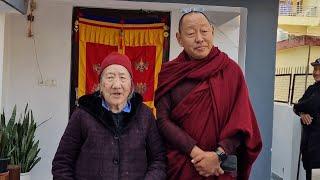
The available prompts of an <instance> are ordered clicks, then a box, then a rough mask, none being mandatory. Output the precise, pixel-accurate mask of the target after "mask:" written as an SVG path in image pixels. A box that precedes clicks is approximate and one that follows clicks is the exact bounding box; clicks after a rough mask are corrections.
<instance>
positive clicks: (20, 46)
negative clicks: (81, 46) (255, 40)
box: [0, 0, 236, 180]
mask: <svg viewBox="0 0 320 180" xmlns="http://www.w3.org/2000/svg"><path fill="white" fill-rule="evenodd" d="M99 2H100V3H101V1H99ZM37 3H38V4H37V9H36V11H35V22H34V24H33V31H34V35H35V36H34V39H35V44H34V41H33V39H31V38H27V37H26V34H27V22H26V17H25V16H22V15H19V14H8V15H6V19H5V20H6V21H5V40H4V43H5V48H4V49H5V52H4V69H3V74H4V76H3V79H4V80H3V88H2V89H3V93H2V94H3V97H2V105H3V106H4V108H5V111H6V114H10V113H11V111H12V108H13V106H14V104H17V106H18V112H22V111H23V108H24V106H25V104H26V103H29V105H30V107H31V108H32V110H33V112H34V115H35V118H36V121H37V122H42V121H44V120H46V119H48V118H52V119H51V120H50V121H48V122H47V123H46V124H44V125H43V126H41V127H40V128H39V129H38V130H37V136H36V138H37V139H39V140H40V148H41V151H40V157H41V158H42V159H41V161H40V163H39V164H37V165H36V166H35V167H34V169H33V170H32V172H31V173H32V180H47V179H52V176H51V162H52V159H53V156H54V153H55V152H56V148H57V146H58V143H59V141H60V138H61V136H62V134H63V132H64V129H65V127H66V125H67V122H68V115H69V112H68V110H69V88H70V85H69V84H70V64H71V63H70V61H71V29H72V24H71V23H72V8H73V4H71V3H72V2H64V1H49V0H48V1H47V0H38V1H37ZM86 3H88V2H83V3H80V4H76V5H81V4H83V5H85V4H86ZM96 3H98V2H96ZM108 3H110V2H105V4H104V5H103V6H98V4H96V5H97V6H96V7H109V8H110V7H115V6H109V5H108ZM114 4H116V3H113V4H112V5H114ZM120 4H121V3H120ZM90 6H94V4H90ZM153 6H154V5H153ZM119 7H120V5H119ZM121 7H125V5H123V6H121ZM134 7H135V8H136V9H140V8H141V7H143V6H141V5H138V4H136V5H135V6H130V8H134ZM165 7H167V6H165ZM176 13H178V11H173V12H172V17H174V18H173V19H172V30H174V28H177V25H176V23H177V21H178V20H177V19H178V18H179V16H177V14H176ZM2 19H3V18H1V16H0V25H1V22H2ZM233 34H234V33H233ZM171 38H172V39H171V40H170V41H171V53H170V57H175V55H177V53H179V52H180V48H179V47H178V45H177V43H176V41H175V32H174V33H171ZM0 42H1V28H0ZM222 42H224V41H222ZM34 45H35V46H34ZM226 47H228V46H226ZM0 49H3V48H1V44H0ZM35 50H36V51H37V60H36V56H35ZM226 51H228V49H227V48H226ZM0 53H1V52H0ZM231 54H232V53H231ZM235 59H236V58H235ZM0 62H1V54H0ZM0 67H1V66H0ZM42 80H43V81H46V80H54V81H55V82H56V84H51V85H50V86H41V85H39V81H42ZM0 89H1V88H0ZM0 94H1V93H0Z"/></svg>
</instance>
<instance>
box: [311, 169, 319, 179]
mask: <svg viewBox="0 0 320 180" xmlns="http://www.w3.org/2000/svg"><path fill="white" fill-rule="evenodd" d="M312 180H320V169H314V170H312Z"/></svg>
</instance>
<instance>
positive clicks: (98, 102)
mask: <svg viewBox="0 0 320 180" xmlns="http://www.w3.org/2000/svg"><path fill="white" fill-rule="evenodd" d="M142 100H143V98H142V96H141V95H140V94H139V93H134V94H133V96H132V98H131V99H130V103H131V111H130V112H129V113H126V112H122V113H124V124H125V127H126V126H127V125H128V124H129V122H130V121H132V120H133V119H134V116H135V114H136V112H137V110H138V109H139V108H140V106H141V105H142ZM79 108H80V109H83V110H84V111H86V112H88V113H89V114H90V115H92V116H93V117H94V118H95V119H96V120H98V121H100V122H101V123H102V124H103V125H104V126H106V127H107V128H109V129H110V130H112V131H113V132H115V128H114V124H113V120H112V112H111V111H108V110H106V109H105V108H103V107H102V97H101V95H100V93H99V92H98V91H97V92H95V93H93V94H89V95H84V96H82V97H80V98H79Z"/></svg>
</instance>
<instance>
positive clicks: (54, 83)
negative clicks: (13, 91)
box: [38, 79, 57, 87]
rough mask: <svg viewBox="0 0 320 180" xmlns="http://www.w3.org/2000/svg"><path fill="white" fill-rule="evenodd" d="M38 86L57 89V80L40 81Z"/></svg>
mask: <svg viewBox="0 0 320 180" xmlns="http://www.w3.org/2000/svg"><path fill="white" fill-rule="evenodd" d="M38 85H39V86H42V87H56V86H57V80H55V79H46V80H39V81H38Z"/></svg>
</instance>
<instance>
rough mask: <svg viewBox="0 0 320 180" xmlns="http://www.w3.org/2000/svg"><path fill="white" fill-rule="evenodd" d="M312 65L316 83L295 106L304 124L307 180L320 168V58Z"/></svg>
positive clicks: (303, 158) (304, 160) (294, 108)
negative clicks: (314, 170) (313, 171)
mask: <svg viewBox="0 0 320 180" xmlns="http://www.w3.org/2000/svg"><path fill="white" fill-rule="evenodd" d="M311 65H312V66H313V73H312V75H313V78H314V80H315V83H314V84H313V85H311V86H309V87H308V89H307V90H306V92H305V93H304V94H303V96H302V98H301V99H300V100H299V101H298V103H297V104H295V105H294V107H293V110H294V112H295V113H296V114H297V115H299V116H300V119H301V123H302V125H303V126H302V127H303V131H302V136H301V147H300V150H301V154H302V162H303V167H304V169H305V170H306V180H311V179H312V169H318V168H320V143H319V139H320V58H319V59H317V60H315V61H314V62H312V63H311Z"/></svg>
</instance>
